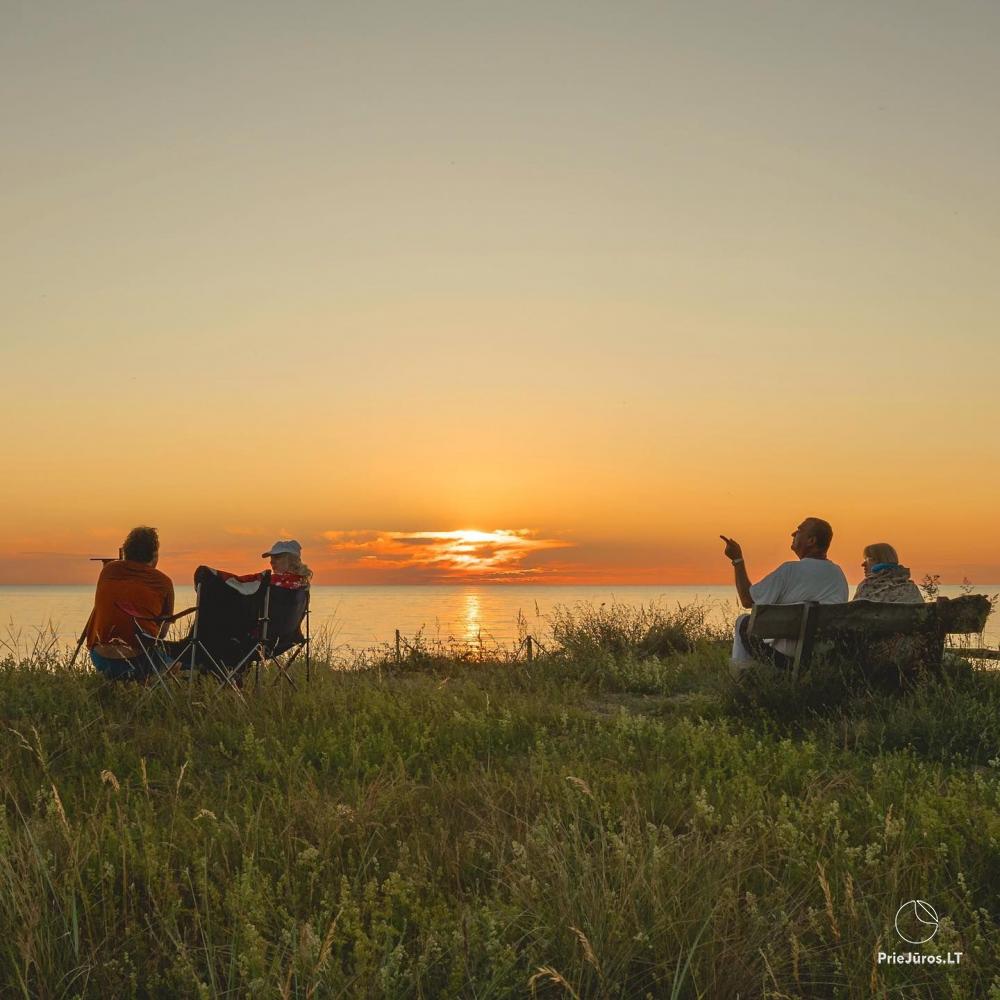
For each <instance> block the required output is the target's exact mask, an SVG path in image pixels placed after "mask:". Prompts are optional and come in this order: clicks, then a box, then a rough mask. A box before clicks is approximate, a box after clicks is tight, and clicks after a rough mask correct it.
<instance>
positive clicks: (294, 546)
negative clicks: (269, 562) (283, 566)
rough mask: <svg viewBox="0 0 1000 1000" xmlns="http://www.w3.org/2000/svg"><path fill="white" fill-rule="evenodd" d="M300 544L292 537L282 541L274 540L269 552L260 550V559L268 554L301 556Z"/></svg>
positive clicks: (265, 557)
mask: <svg viewBox="0 0 1000 1000" xmlns="http://www.w3.org/2000/svg"><path fill="white" fill-rule="evenodd" d="M301 555H302V546H301V545H299V543H298V542H297V541H295V539H294V538H289V539H287V540H286V541H283V542H275V543H274V545H272V546H271V550H270V552H262V553H261V554H260V557H261V559H267V558H268V557H269V556H296V557H301Z"/></svg>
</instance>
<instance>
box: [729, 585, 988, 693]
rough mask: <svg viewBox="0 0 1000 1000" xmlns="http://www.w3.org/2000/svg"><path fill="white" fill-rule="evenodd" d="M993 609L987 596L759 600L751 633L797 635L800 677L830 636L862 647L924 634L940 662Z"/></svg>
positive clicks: (759, 635) (763, 636)
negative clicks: (923, 600) (951, 641)
mask: <svg viewBox="0 0 1000 1000" xmlns="http://www.w3.org/2000/svg"><path fill="white" fill-rule="evenodd" d="M990 611H991V604H990V600H989V598H988V597H985V596H983V595H982V594H966V595H964V596H962V597H956V598H951V599H949V598H947V597H939V598H938V599H937V600H936V601H933V602H930V603H927V604H884V603H879V602H876V601H851V602H849V603H848V604H817V603H815V602H810V603H807V604H755V605H754V608H753V611H752V613H751V615H750V623H749V629H750V635H753V636H756V637H757V638H759V639H795V640H796V641H797V643H798V645H797V647H796V653H795V662H794V665H793V668H792V669H793V673H794V674H795V675H797V674H798V672H799V669H800V668H801V667H806V666H808V665H809V662H810V660H811V659H812V655H813V651H814V650H815V648H816V644H817V643H818V642H820V641H821V640H824V639H829V640H833V641H837V640H840V641H842V642H847V643H850V644H852V645H855V646H856V645H858V644H859V643H860V642H863V641H865V640H868V639H878V638H880V637H887V636H898V635H910V636H923V637H926V639H927V640H928V641H929V643H930V646H929V647H928V648H929V649H932V650H933V657H934V659H935V661H936V662H937V663H940V662H941V656H942V654H943V652H944V641H945V638H946V637H947V636H949V635H971V634H978V633H980V632H982V631H983V629H984V628H985V627H986V619H987V618H988V617H989V614H990Z"/></svg>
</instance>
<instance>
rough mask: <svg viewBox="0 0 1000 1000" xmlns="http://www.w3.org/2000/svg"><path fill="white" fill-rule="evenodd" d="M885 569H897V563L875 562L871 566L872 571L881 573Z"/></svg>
mask: <svg viewBox="0 0 1000 1000" xmlns="http://www.w3.org/2000/svg"><path fill="white" fill-rule="evenodd" d="M887 569H899V563H875V565H874V566H872V567H871V571H872V572H873V573H883V572H885V570H887Z"/></svg>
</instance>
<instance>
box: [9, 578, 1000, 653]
mask: <svg viewBox="0 0 1000 1000" xmlns="http://www.w3.org/2000/svg"><path fill="white" fill-rule="evenodd" d="M977 592H981V593H988V594H994V593H997V592H1000V584H998V585H990V586H985V587H978V588H977ZM941 593H942V594H943V595H944V596H947V597H956V596H958V595H959V594H960V593H961V591H960V589H959V588H958V587H942V588H941ZM93 594H94V590H93V587H92V586H47V587H44V586H35V587H11V586H0V639H6V642H7V644H8V645H10V644H17V645H18V646H19V648H22V649H23V648H25V646H30V644H31V643H32V642H33V641H34V639H35V637H36V636H37V635H38V634H39V633H40V632H46V633H47V632H49V631H54V633H55V634H56V635H57V636H58V641H59V642H60V643H61V644H66V645H70V644H73V643H75V642H76V640H77V638H78V637H79V634H80V631H81V629H82V628H83V626H84V624H85V623H86V620H87V616H88V615H89V614H90V609H91V605H92V601H93ZM176 600H177V608H178V609H181V608H185V607H189V606H190V605H193V604H194V589H193V588H192V587H178V588H177V598H176ZM613 601H617V602H619V603H622V604H629V605H640V604H649V603H650V602H653V601H656V602H660V603H663V604H665V605H667V606H671V607H672V606H676V605H678V604H681V605H687V604H692V603H699V604H704V605H707V606H708V612H709V616H710V618H711V619H712V620H714V621H717V622H720V623H722V622H731V621H732V620H733V619H734V618H735V617H736V615H737V614H738V613H739V609H738V608H737V606H736V598H735V592H734V590H733V588H732V587H724V586H701V587H676V586H674V587H666V586H660V587H635V586H632V587H626V586H622V587H603V586H591V587H546V586H509V585H508V586H485V587H477V586H424V587H398V586H397V587H319V586H317V587H313V591H312V627H313V632H314V633H315V632H317V631H320V630H323V631H324V632H325V633H326V634H327V635H329V636H330V637H331V638H332V640H333V642H334V644H336V645H342V646H350V647H353V648H355V649H365V648H368V647H370V646H374V645H378V644H380V643H384V642H391V641H392V640H393V638H394V635H395V630H396V629H399V630H400V632H401V633H402V634H403V635H404V636H408V637H412V636H415V635H416V634H417V633H418V632H422V633H423V635H424V637H425V638H427V639H429V640H441V641H448V640H450V639H454V640H457V641H459V642H469V643H477V642H480V641H481V642H483V643H486V644H487V645H493V644H499V645H506V644H508V643H510V642H511V641H514V640H516V639H517V637H518V636H519V634H521V628H520V626H519V620H523V628H524V629H525V630H526V631H527V632H529V633H531V634H532V635H534V636H536V637H538V638H541V639H542V640H543V641H544V640H545V637H546V636H548V635H549V634H550V616H551V615H552V613H553V611H554V610H555V609H556V608H557V607H559V606H564V607H566V606H568V607H572V606H574V605H577V604H579V603H581V602H586V603H590V604H595V605H599V604H601V603H611V602H613ZM998 618H1000V615H996V616H994V619H998ZM986 640H987V641H988V642H989V643H990V644H991V645H994V646H995V645H997V644H998V643H1000V622H998V621H996V620H991V622H990V624H989V626H988V628H987V634H986Z"/></svg>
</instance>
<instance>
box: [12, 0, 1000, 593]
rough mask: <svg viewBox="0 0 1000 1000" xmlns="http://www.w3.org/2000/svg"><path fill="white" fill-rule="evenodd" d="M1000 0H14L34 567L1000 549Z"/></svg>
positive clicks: (19, 378) (591, 571)
mask: <svg viewBox="0 0 1000 1000" xmlns="http://www.w3.org/2000/svg"><path fill="white" fill-rule="evenodd" d="M998 38H1000V5H997V4H994V3H991V2H985V0H984V2H981V3H973V2H952V3H938V2H934V3H925V2H920V0H895V2H882V3H879V4H863V3H854V2H844V3H820V2H807V0H799V2H760V3H756V2H754V3H748V2H742V0H740V2H736V0H732V2H726V3H714V2H690V3H668V2H657V3H652V2H650V3H647V2H634V3H628V2H625V3H611V2H606V3H589V2H572V3H569V2H561V3H556V2H553V3H546V2H537V0H535V2H531V3H517V2H514V3H501V2H499V0H498V2H494V3H474V2H465V3H437V2H424V0H416V2H407V3H401V2H400V3H378V2H374V3H363V4H362V3H339V2H338V3H333V2H329V3H326V2H324V3H320V2H291V3H287V4H277V3H256V2H240V3H213V4H204V3H184V2H171V3H142V2H140V3H106V2H105V3H101V2H98V3H86V4H81V3H78V2H71V3H70V2H67V3H54V2H44V3H26V2H25V3H21V2H17V0H6V2H3V3H0V123H2V127H3V135H4V156H3V167H2V169H0V219H2V225H0V262H2V272H0V273H2V286H3V295H2V298H0V302H2V306H0V309H2V325H3V340H4V351H3V362H4V363H3V375H4V391H3V393H2V395H0V419H2V428H3V430H2V431H0V433H2V435H3V441H4V447H3V456H4V463H3V467H2V469H0V513H2V517H0V583H73V582H80V583H83V582H90V581H92V580H93V579H94V578H95V576H96V570H95V564H92V563H90V562H88V561H87V557H88V556H101V555H113V554H114V553H115V551H116V550H117V547H118V545H119V544H120V542H121V539H122V538H123V536H124V535H125V533H126V532H127V531H128V529H129V528H130V527H132V526H133V525H135V524H140V523H148V524H152V525H155V526H157V527H158V528H159V529H160V533H161V539H162V551H163V555H162V560H161V568H163V569H165V570H166V571H167V572H169V573H170V574H171V575H173V576H175V577H176V578H177V579H179V580H183V581H185V582H186V581H187V580H188V579H189V578H190V573H191V570H192V569H193V568H194V566H195V565H197V564H198V563H199V562H208V563H210V564H213V565H220V566H222V567H224V568H227V569H232V570H237V571H246V570H249V569H256V568H259V567H261V566H262V562H261V559H260V553H261V552H262V551H264V549H265V548H266V547H267V546H269V545H270V543H271V542H273V541H274V540H275V539H277V538H286V537H295V538H298V539H299V540H300V541H301V542H302V543H303V546H304V548H305V552H304V558H305V560H306V562H308V563H309V564H310V565H311V566H312V567H313V569H314V570H315V572H316V579H317V581H318V582H320V583H366V582H369V583H394V582H400V583H428V582H456V581H462V580H474V581H476V582H492V581H499V580H503V581H513V582H547V583H558V582H572V583H629V582H634V583H712V582H727V581H728V580H730V578H731V576H730V572H731V571H730V568H729V564H728V562H726V561H725V560H724V559H723V558H722V555H721V548H722V543H721V542H720V541H719V538H718V536H719V533H720V532H723V533H725V534H727V535H733V536H735V537H736V538H738V539H739V540H740V541H741V542H742V543H743V546H744V549H745V550H746V555H747V561H748V564H749V566H750V570H751V574H752V575H760V574H761V573H762V572H764V571H765V570H766V569H769V568H771V567H772V566H773V565H774V564H775V563H776V562H777V561H780V560H782V559H784V558H787V557H788V552H787V546H788V541H789V535H790V532H791V531H792V529H794V527H795V526H796V525H797V524H798V522H799V521H800V520H801V519H802V518H803V517H804V516H807V515H818V516H822V517H826V518H827V519H829V520H830V521H831V522H832V523H833V526H834V529H835V532H836V537H835V540H834V548H833V550H832V552H831V555H832V557H833V558H835V559H836V560H837V561H839V562H841V563H842V565H843V566H844V567H845V570H846V571H847V572H848V576H849V578H851V579H852V580H856V579H857V578H858V577H859V575H860V568H859V566H858V564H859V563H860V560H861V555H860V553H861V548H862V546H864V545H865V544H867V543H870V542H877V541H888V542H891V543H893V544H894V545H896V547H897V548H898V549H899V551H900V554H901V557H902V558H903V561H904V562H905V563H907V564H909V565H910V566H911V567H912V568H913V570H914V574H915V575H923V574H924V573H940V574H941V575H942V578H944V579H945V580H955V581H957V580H961V579H962V577H963V576H966V577H969V578H971V579H972V580H974V581H976V582H979V583H986V582H991V583H992V582H997V581H1000V532H997V531H995V530H993V527H994V521H995V513H996V510H997V506H998V498H1000V462H998V458H1000V454H998V452H1000V449H998V445H997V436H998V431H1000V419H998V418H1000V388H998V381H1000V365H998V362H1000V335H998V334H1000V330H998V325H1000V278H998V275H1000V185H998V180H997V179H998V178H1000V129H998V128H997V122H998V121H1000V59H997V55H996V51H997V40H998Z"/></svg>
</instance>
